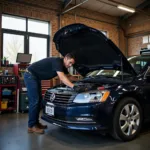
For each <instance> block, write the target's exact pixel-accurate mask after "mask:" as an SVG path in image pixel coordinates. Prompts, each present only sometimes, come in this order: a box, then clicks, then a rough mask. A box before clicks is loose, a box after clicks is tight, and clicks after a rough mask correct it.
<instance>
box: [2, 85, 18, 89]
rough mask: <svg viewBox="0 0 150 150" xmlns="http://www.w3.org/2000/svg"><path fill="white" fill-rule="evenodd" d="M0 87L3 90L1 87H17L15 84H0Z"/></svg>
mask: <svg viewBox="0 0 150 150" xmlns="http://www.w3.org/2000/svg"><path fill="white" fill-rule="evenodd" d="M1 87H2V88H3V87H17V85H16V84H9V85H7V84H1Z"/></svg>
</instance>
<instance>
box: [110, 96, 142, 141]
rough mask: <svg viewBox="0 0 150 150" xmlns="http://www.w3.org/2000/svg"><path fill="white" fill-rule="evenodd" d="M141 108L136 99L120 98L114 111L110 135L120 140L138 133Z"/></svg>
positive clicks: (134, 136) (133, 136)
mask: <svg viewBox="0 0 150 150" xmlns="http://www.w3.org/2000/svg"><path fill="white" fill-rule="evenodd" d="M142 118H143V117H142V109H141V106H140V104H139V102H138V101H136V100H135V99H134V98H131V97H127V98H124V99H122V100H121V101H120V102H119V104H118V105H117V107H116V108H115V111H114V118H113V129H112V135H113V137H114V138H116V139H119V140H122V141H130V140H133V139H134V138H136V136H137V135H138V134H139V132H140V129H141V124H142Z"/></svg>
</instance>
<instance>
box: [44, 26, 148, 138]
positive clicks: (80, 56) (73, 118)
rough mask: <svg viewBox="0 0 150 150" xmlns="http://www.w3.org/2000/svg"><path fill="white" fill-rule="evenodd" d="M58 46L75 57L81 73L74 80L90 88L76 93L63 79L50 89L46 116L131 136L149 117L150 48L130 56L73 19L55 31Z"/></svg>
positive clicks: (64, 124)
mask: <svg viewBox="0 0 150 150" xmlns="http://www.w3.org/2000/svg"><path fill="white" fill-rule="evenodd" d="M53 40H54V42H55V45H56V49H57V50H58V51H59V52H60V53H61V54H62V55H63V56H65V55H66V54H67V53H70V52H73V53H74V54H75V56H76V64H75V65H74V68H75V69H76V70H77V72H78V73H79V74H80V75H82V77H83V78H82V79H81V80H79V81H78V82H76V83H75V84H78V85H81V86H84V87H86V89H88V91H85V92H82V93H76V92H75V91H74V90H72V89H71V88H69V87H67V86H65V85H63V84H61V85H58V86H55V87H53V88H50V89H48V90H47V91H46V93H45V97H44V111H43V115H42V119H44V120H45V121H47V122H49V123H52V124H54V125H57V126H60V127H63V128H67V129H76V130H101V131H105V132H109V133H111V134H112V135H113V137H115V138H117V139H120V140H123V141H129V140H132V139H134V138H135V137H136V136H137V135H138V134H139V132H140V129H141V126H142V123H143V122H144V121H148V120H149V119H150V66H149V63H148V61H149V60H150V52H149V51H148V50H143V51H141V55H140V56H134V57H131V58H129V59H128V60H127V59H126V57H125V56H124V55H123V54H122V52H121V51H120V50H119V49H118V48H117V46H116V45H115V44H114V43H113V42H112V41H111V40H110V39H108V38H107V37H105V36H104V35H103V34H102V33H101V32H100V31H98V30H96V29H94V28H91V27H88V26H86V25H83V24H72V25H69V26H66V27H64V28H62V29H60V30H59V31H58V32H57V33H56V34H55V36H54V39H53Z"/></svg>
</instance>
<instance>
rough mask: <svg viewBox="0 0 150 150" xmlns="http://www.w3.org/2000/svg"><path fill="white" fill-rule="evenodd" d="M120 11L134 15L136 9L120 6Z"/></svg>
mask: <svg viewBox="0 0 150 150" xmlns="http://www.w3.org/2000/svg"><path fill="white" fill-rule="evenodd" d="M117 7H118V8H119V9H122V10H125V11H128V12H131V13H134V12H135V9H134V8H130V7H127V6H124V5H118V6H117Z"/></svg>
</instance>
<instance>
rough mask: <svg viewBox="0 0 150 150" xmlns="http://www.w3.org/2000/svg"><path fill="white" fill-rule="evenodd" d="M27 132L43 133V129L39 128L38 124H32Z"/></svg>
mask: <svg viewBox="0 0 150 150" xmlns="http://www.w3.org/2000/svg"><path fill="white" fill-rule="evenodd" d="M28 133H38V134H43V133H44V130H43V129H40V128H39V127H38V126H33V127H32V128H28Z"/></svg>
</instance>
